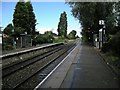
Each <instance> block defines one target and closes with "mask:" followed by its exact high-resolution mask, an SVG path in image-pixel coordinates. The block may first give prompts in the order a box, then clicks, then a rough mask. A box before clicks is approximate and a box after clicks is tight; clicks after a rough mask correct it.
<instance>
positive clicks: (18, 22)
mask: <svg viewBox="0 0 120 90" xmlns="http://www.w3.org/2000/svg"><path fill="white" fill-rule="evenodd" d="M35 23H36V19H35V14H34V13H33V7H32V4H31V3H30V2H29V1H28V2H26V3H25V2H24V1H22V0H19V2H18V3H17V4H16V7H15V12H14V14H13V24H14V27H16V28H18V27H19V28H23V29H24V31H23V32H22V33H25V32H27V34H31V35H32V36H34V35H35V25H36V24H35ZM17 30H18V29H17Z"/></svg>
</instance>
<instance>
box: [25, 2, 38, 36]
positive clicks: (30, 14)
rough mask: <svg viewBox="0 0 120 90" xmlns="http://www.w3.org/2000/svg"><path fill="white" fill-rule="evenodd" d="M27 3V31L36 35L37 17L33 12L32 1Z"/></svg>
mask: <svg viewBox="0 0 120 90" xmlns="http://www.w3.org/2000/svg"><path fill="white" fill-rule="evenodd" d="M25 5H26V6H27V14H28V17H27V25H28V27H27V28H28V29H27V33H28V34H31V35H33V36H34V35H35V26H36V19H35V14H34V12H33V7H32V4H31V3H30V1H28V2H26V3H25Z"/></svg>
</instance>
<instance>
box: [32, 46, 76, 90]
mask: <svg viewBox="0 0 120 90" xmlns="http://www.w3.org/2000/svg"><path fill="white" fill-rule="evenodd" d="M77 46H78V45H77ZM77 46H76V47H75V48H74V49H73V50H72V51H71V52H70V53H69V54H68V55H67V56H66V57H65V58H64V59H63V60H62V61H61V62H60V63H59V64H58V65H57V66H56V67H55V68H54V69H53V70H52V71H51V72H50V73H49V74H48V75H47V76H46V77H45V78H44V79H43V80H42V81H41V82H40V83H39V84H38V85H37V86H36V87H35V88H34V90H37V88H39V87H40V86H41V85H42V84H43V83H44V82H45V81H46V80H47V79H48V77H49V76H50V75H51V74H52V73H53V72H54V71H55V70H56V69H57V68H58V67H59V66H60V65H61V64H62V63H63V62H64V61H65V59H66V58H68V56H69V55H70V54H71V53H72V52H73V51H74V50H75V49H76V48H77Z"/></svg>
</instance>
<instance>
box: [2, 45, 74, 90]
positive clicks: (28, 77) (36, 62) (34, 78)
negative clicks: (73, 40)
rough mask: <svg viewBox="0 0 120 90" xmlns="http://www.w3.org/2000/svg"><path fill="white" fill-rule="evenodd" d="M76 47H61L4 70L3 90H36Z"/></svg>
mask: <svg viewBox="0 0 120 90" xmlns="http://www.w3.org/2000/svg"><path fill="white" fill-rule="evenodd" d="M74 46H75V44H68V45H61V46H58V47H56V48H54V49H51V50H49V51H48V52H45V53H43V54H41V55H39V56H37V57H34V58H31V59H29V60H26V61H23V62H20V63H17V64H14V65H11V66H9V67H6V68H3V77H2V87H3V90H4V89H6V88H7V89H8V88H9V89H18V88H19V89H20V88H29V89H34V87H35V86H37V84H39V83H40V82H41V81H42V80H43V79H44V78H45V77H46V76H47V75H48V74H49V73H50V71H52V69H54V68H55V66H56V65H57V64H58V63H59V62H60V61H61V60H62V59H63V58H64V57H65V56H66V55H67V54H68V53H69V52H70V50H71V49H72V48H73V47H74Z"/></svg>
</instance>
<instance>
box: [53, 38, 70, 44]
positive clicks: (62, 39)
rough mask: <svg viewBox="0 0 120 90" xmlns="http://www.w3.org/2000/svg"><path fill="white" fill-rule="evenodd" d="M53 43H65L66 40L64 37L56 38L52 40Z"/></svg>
mask: <svg viewBox="0 0 120 90" xmlns="http://www.w3.org/2000/svg"><path fill="white" fill-rule="evenodd" d="M53 42H54V43H67V42H68V40H67V39H65V38H64V37H58V38H56V39H54V41H53Z"/></svg>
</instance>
